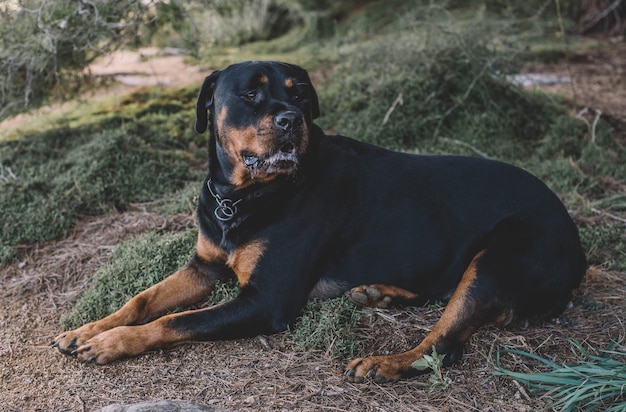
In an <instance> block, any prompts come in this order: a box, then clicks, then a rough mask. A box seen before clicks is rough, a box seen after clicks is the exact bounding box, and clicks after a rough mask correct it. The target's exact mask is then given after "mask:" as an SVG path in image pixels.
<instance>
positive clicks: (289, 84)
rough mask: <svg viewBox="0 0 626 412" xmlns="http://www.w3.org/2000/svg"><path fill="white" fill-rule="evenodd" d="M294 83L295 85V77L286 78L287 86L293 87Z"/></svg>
mask: <svg viewBox="0 0 626 412" xmlns="http://www.w3.org/2000/svg"><path fill="white" fill-rule="evenodd" d="M293 85H294V82H293V79H291V78H288V79H286V80H285V87H287V88H291V87H293Z"/></svg>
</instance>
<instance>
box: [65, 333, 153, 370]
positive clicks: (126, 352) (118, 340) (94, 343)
mask: <svg viewBox="0 0 626 412" xmlns="http://www.w3.org/2000/svg"><path fill="white" fill-rule="evenodd" d="M128 329H129V328H128V327H124V326H120V327H117V328H113V329H110V330H107V331H105V332H102V333H100V334H98V335H96V336H94V337H92V338H91V339H89V340H87V341H86V342H84V343H82V344H81V345H79V346H78V347H77V348H75V349H74V350H73V351H72V352H71V354H72V355H73V356H76V358H77V359H78V360H81V361H83V362H93V363H97V364H98V365H105V364H107V363H111V362H113V361H116V360H118V359H121V358H125V357H129V356H132V355H135V354H137V353H140V352H142V349H141V346H142V345H141V342H140V341H137V342H134V343H135V344H133V341H136V340H135V339H132V338H130V333H129V331H128Z"/></svg>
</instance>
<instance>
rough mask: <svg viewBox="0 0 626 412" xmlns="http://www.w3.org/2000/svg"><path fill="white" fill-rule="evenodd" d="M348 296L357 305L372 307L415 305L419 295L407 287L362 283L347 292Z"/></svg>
mask: <svg viewBox="0 0 626 412" xmlns="http://www.w3.org/2000/svg"><path fill="white" fill-rule="evenodd" d="M346 297H347V298H348V300H350V302H352V303H354V304H355V305H359V306H365V307H370V308H388V307H390V306H414V305H415V304H416V303H417V302H418V300H419V296H418V295H417V294H415V293H413V292H410V291H408V290H406V289H402V288H399V287H397V286H391V285H379V284H374V285H362V286H357V287H355V288H352V289H350V290H349V291H348V292H346Z"/></svg>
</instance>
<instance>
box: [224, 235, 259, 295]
mask: <svg viewBox="0 0 626 412" xmlns="http://www.w3.org/2000/svg"><path fill="white" fill-rule="evenodd" d="M264 251H265V242H263V241H261V240H255V241H252V242H250V243H247V244H245V245H244V246H241V247H240V248H238V249H236V250H235V251H234V252H233V253H231V254H230V256H229V257H228V261H227V262H226V264H227V265H228V267H230V268H232V269H233V271H234V272H235V274H236V275H237V279H238V280H239V286H240V287H244V286H246V285H247V284H248V282H249V281H250V276H251V275H252V272H253V271H254V269H255V268H256V265H257V263H258V262H259V259H260V258H261V256H262V255H263V252H264Z"/></svg>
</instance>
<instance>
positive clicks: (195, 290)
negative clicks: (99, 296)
mask: <svg viewBox="0 0 626 412" xmlns="http://www.w3.org/2000/svg"><path fill="white" fill-rule="evenodd" d="M200 265H202V263H199V262H197V261H196V260H195V259H194V260H192V261H191V262H190V263H189V264H187V265H186V266H184V267H183V268H181V269H179V270H178V271H176V272H175V273H174V274H172V275H171V276H169V277H167V278H166V279H164V280H163V281H162V282H160V283H157V284H156V285H154V286H152V287H150V288H148V289H146V290H145V291H143V292H141V293H139V294H138V295H137V296H135V297H134V298H132V299H131V300H129V301H128V302H127V303H126V304H125V305H124V306H122V307H121V308H120V309H119V310H118V311H116V312H115V313H113V314H111V315H109V316H107V317H105V318H103V319H100V320H98V321H95V322H91V323H87V324H85V325H83V326H81V327H80V328H78V329H75V330H73V331H68V332H65V333H62V334H61V335H59V336H57V337H56V339H55V340H54V342H53V344H52V346H54V347H57V348H58V349H59V350H60V351H61V352H63V353H66V354H69V353H72V351H74V350H75V349H76V348H77V347H79V346H81V345H83V344H84V343H85V342H87V341H88V340H89V339H91V338H92V337H94V336H96V335H98V334H99V333H102V332H104V331H106V330H109V329H112V328H115V327H117V326H123V325H139V324H142V323H145V322H148V321H150V320H152V319H154V318H156V317H158V316H160V315H162V314H164V313H167V312H168V311H170V310H172V309H174V308H176V307H182V306H188V305H191V304H193V303H196V302H198V301H200V300H201V299H202V298H203V297H205V296H207V295H208V294H209V293H210V292H211V290H212V289H213V286H214V284H215V281H216V279H217V278H216V277H212V276H206V274H205V273H202V272H203V271H204V270H203V269H201V268H200V267H199V266H200Z"/></svg>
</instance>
